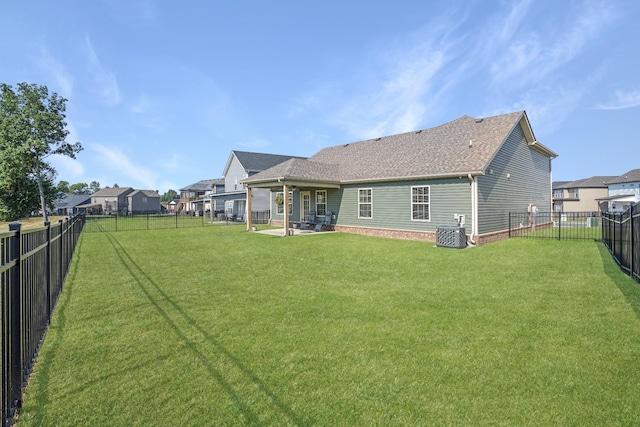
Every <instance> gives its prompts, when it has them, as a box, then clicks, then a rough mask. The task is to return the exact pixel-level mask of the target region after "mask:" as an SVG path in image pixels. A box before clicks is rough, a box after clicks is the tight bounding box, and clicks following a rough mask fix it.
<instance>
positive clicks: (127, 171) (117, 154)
mask: <svg viewBox="0 0 640 427" xmlns="http://www.w3.org/2000/svg"><path fill="white" fill-rule="evenodd" d="M88 146H89V148H90V149H91V150H93V151H95V152H97V153H98V154H99V155H100V158H101V162H102V166H103V167H106V168H110V169H112V170H115V171H116V172H118V173H119V174H120V175H119V178H118V180H119V181H120V182H118V183H119V184H120V185H121V186H124V185H126V186H131V187H134V186H135V187H137V186H140V187H142V188H140V189H142V190H156V189H157V188H156V186H157V185H158V183H157V181H158V174H157V173H155V172H152V171H151V170H149V169H147V168H145V167H143V166H140V165H138V164H134V163H133V162H132V161H131V158H130V157H129V156H127V155H126V154H125V153H123V152H122V151H120V150H118V149H116V148H110V147H107V146H105V145H102V144H96V143H91V144H89V145H88ZM121 178H122V179H121ZM125 181H126V182H125ZM123 182H124V183H123Z"/></svg>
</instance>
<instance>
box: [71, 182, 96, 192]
mask: <svg viewBox="0 0 640 427" xmlns="http://www.w3.org/2000/svg"><path fill="white" fill-rule="evenodd" d="M69 192H70V193H72V194H91V190H90V189H89V186H88V185H87V183H86V182H78V183H76V184H71V185H70V186H69Z"/></svg>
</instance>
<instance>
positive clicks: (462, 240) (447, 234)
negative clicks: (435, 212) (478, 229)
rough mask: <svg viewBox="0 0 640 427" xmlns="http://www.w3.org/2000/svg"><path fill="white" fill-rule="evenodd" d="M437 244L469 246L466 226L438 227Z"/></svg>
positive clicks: (446, 246)
mask: <svg viewBox="0 0 640 427" xmlns="http://www.w3.org/2000/svg"><path fill="white" fill-rule="evenodd" d="M436 246H442V247H445V248H456V249H462V248H466V247H467V234H466V233H465V229H464V227H460V226H458V225H445V226H441V227H438V228H437V229H436Z"/></svg>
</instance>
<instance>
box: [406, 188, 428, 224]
mask: <svg viewBox="0 0 640 427" xmlns="http://www.w3.org/2000/svg"><path fill="white" fill-rule="evenodd" d="M425 187H426V188H428V189H429V202H428V204H427V206H428V214H429V219H414V218H413V189H414V188H425ZM420 204H423V203H420ZM409 215H410V217H411V221H416V222H431V186H430V185H412V186H411V193H410V194H409Z"/></svg>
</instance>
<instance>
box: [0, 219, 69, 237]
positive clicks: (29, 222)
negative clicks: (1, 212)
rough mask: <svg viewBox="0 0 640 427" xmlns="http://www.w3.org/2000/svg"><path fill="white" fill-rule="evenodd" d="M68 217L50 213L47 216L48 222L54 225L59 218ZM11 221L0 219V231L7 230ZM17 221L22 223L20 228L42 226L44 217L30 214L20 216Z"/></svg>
mask: <svg viewBox="0 0 640 427" xmlns="http://www.w3.org/2000/svg"><path fill="white" fill-rule="evenodd" d="M67 218H68V217H66V216H57V215H52V216H49V222H50V223H51V224H52V225H55V224H57V223H58V221H59V220H63V221H64V220H66V219H67ZM11 222H12V221H0V233H1V232H3V231H9V224H11ZM18 222H19V223H21V224H22V228H23V229H26V228H38V227H44V218H43V217H41V216H31V217H29V218H22V219H19V220H18Z"/></svg>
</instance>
